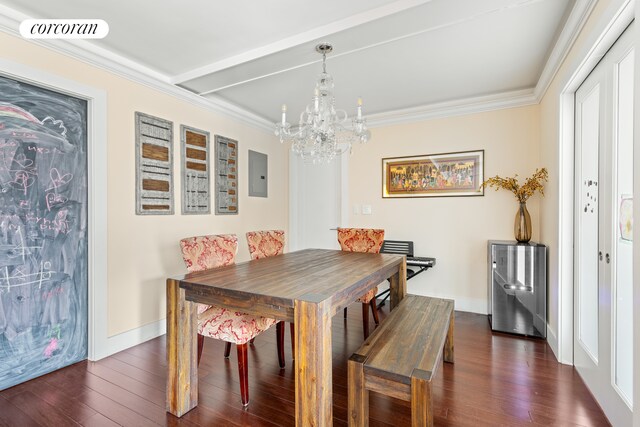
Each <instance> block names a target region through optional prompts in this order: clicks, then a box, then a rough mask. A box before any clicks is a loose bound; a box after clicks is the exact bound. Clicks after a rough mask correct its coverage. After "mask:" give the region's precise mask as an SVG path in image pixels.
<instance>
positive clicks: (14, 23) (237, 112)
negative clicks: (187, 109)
mask: <svg viewBox="0 0 640 427" xmlns="http://www.w3.org/2000/svg"><path fill="white" fill-rule="evenodd" d="M413 2H418V3H421V1H419V0H413V1H406V2H402V1H399V2H397V3H398V5H395V6H396V7H398V6H399V5H402V6H404V7H406V6H408V5H410V4H411V3H413ZM422 2H424V1H422ZM403 3H404V4H403ZM596 3H597V0H576V3H575V5H574V7H573V9H572V10H571V12H570V14H569V16H568V17H567V22H566V24H565V26H564V27H563V30H562V32H561V33H560V35H559V36H558V40H557V41H556V43H555V45H554V48H553V49H552V51H551V53H550V55H549V57H548V59H547V62H546V64H545V67H544V69H543V71H542V73H541V75H540V78H539V79H538V82H537V84H536V86H535V88H533V89H524V90H519V91H512V92H504V93H500V94H493V95H487V96H480V97H472V98H465V99H459V100H454V101H446V102H441V103H434V104H428V105H423V106H419V107H412V108H406V109H401V110H394V111H387V112H384V113H378V114H373V115H369V116H368V117H367V122H368V124H369V126H370V127H380V126H389V125H395V124H401V123H409V122H416V121H421V120H427V119H434V118H443V117H450V116H460V115H465V114H474V113H480V112H486V111H494V110H499V109H504V108H515V107H522V106H527V105H533V104H537V103H539V102H540V101H541V100H542V97H543V96H544V94H545V93H546V91H547V89H548V88H549V86H550V84H551V82H552V81H553V78H554V77H555V75H556V74H557V72H558V70H559V69H560V67H561V66H562V63H563V62H564V60H565V59H566V57H567V55H568V53H569V51H570V49H571V48H572V46H573V44H574V43H575V41H576V39H577V37H578V35H579V33H580V31H581V30H582V28H583V26H584V24H585V23H586V21H587V19H588V18H589V15H590V14H591V11H592V10H593V8H594V7H595V4H596ZM29 18H31V17H29V16H27V15H25V14H22V13H20V12H18V11H16V10H14V9H11V8H8V7H6V6H3V5H0V31H3V32H5V33H8V34H11V35H13V36H17V37H20V34H19V31H18V27H19V25H20V22H22V21H23V20H24V19H29ZM28 41H29V42H30V43H35V44H38V45H40V46H43V47H45V48H47V49H50V50H53V51H56V52H59V53H62V54H64V55H67V56H70V57H73V58H75V59H78V60H81V61H83V62H85V63H88V64H91V65H93V66H96V67H98V68H101V69H104V70H107V71H109V72H112V73H114V74H117V75H119V76H121V77H125V78H127V79H129V80H132V81H134V82H136V83H140V84H143V85H145V86H147V87H150V88H152V89H155V90H158V91H160V92H163V93H166V94H168V95H171V96H174V97H176V98H178V99H181V100H183V101H185V102H188V103H190V104H192V105H194V106H197V107H201V108H204V109H207V110H209V111H212V112H215V113H218V114H220V115H223V116H226V117H229V118H231V119H234V120H237V121H240V122H242V123H245V124H247V125H249V126H252V127H254V128H256V129H259V130H262V131H265V132H268V133H271V132H272V131H273V123H271V121H269V120H267V119H265V118H264V117H262V116H259V115H257V114H254V113H252V112H249V111H247V110H245V109H243V108H240V107H238V106H237V105H235V104H232V103H230V102H228V101H225V100H223V99H221V98H219V97H216V96H212V95H209V96H208V97H207V98H205V97H202V96H199V95H197V94H195V93H193V92H190V91H188V90H186V89H183V88H181V87H179V86H175V85H174V84H172V81H179V80H180V79H177V78H176V77H174V78H171V77H169V76H167V75H165V74H162V73H160V72H158V71H156V70H153V69H151V68H148V67H145V66H143V65H140V64H139V63H136V62H134V61H131V60H130V59H128V58H125V57H123V56H121V55H117V54H114V53H113V52H111V51H109V50H107V49H104V48H101V47H99V46H96V45H95V44H92V43H89V42H87V41H86V40H51V39H34V40H28ZM216 65H218V66H220V65H221V64H216ZM199 71H202V70H199ZM178 77H184V76H178Z"/></svg>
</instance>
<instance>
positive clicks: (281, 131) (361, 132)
mask: <svg viewBox="0 0 640 427" xmlns="http://www.w3.org/2000/svg"><path fill="white" fill-rule="evenodd" d="M332 50H333V46H331V45H330V44H327V43H321V44H319V45H317V46H316V51H317V52H318V53H320V54H322V72H321V73H320V74H319V75H318V80H317V81H316V89H315V91H314V95H313V102H312V103H311V104H308V105H307V107H306V108H305V110H304V111H303V112H302V113H300V122H299V124H298V126H297V127H294V128H292V127H291V125H290V124H289V123H287V106H286V105H283V106H282V121H281V122H279V123H276V129H275V134H276V136H278V137H279V138H280V142H281V143H282V142H285V141H291V142H292V144H291V150H292V151H293V152H294V153H296V154H297V155H299V156H300V157H302V159H303V160H304V161H305V162H308V163H329V162H331V160H333V158H334V157H336V156H337V155H340V154H342V153H344V152H345V151H351V144H352V143H353V142H354V141H360V142H367V141H368V140H369V137H370V136H371V132H369V130H367V124H366V120H365V119H364V118H363V117H362V99H361V98H358V107H357V113H356V117H355V118H353V119H352V120H349V119H348V117H347V112H346V111H344V110H337V109H336V108H335V105H334V101H335V100H334V97H333V87H334V85H333V77H332V76H331V74H329V73H327V62H326V61H327V53H331V51H332Z"/></svg>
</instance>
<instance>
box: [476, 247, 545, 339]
mask: <svg viewBox="0 0 640 427" xmlns="http://www.w3.org/2000/svg"><path fill="white" fill-rule="evenodd" d="M487 255H488V262H489V265H488V282H489V283H488V285H489V286H488V293H489V295H488V301H489V310H488V311H489V322H490V324H491V329H492V330H494V331H500V332H508V333H512V334H521V335H527V336H534V337H540V338H546V336H547V247H546V246H545V245H542V244H539V243H533V242H530V243H517V242H509V241H497V240H490V241H489V242H488V247H487Z"/></svg>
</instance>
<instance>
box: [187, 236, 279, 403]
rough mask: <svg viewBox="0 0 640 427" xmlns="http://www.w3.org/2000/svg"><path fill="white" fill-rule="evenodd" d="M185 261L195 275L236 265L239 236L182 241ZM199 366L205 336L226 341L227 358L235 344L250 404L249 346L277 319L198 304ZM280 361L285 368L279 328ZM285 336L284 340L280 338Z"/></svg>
mask: <svg viewBox="0 0 640 427" xmlns="http://www.w3.org/2000/svg"><path fill="white" fill-rule="evenodd" d="M180 248H181V249H182V258H183V259H184V263H185V264H186V266H187V271H189V272H190V273H191V272H196V271H202V270H208V269H212V268H218V267H223V266H225V265H230V264H233V263H234V262H235V258H236V253H237V252H238V237H237V236H236V235H235V234H219V235H211V236H196V237H189V238H186V239H182V240H181V241H180ZM197 312H198V364H200V358H201V357H202V349H203V347H204V337H205V336H206V337H209V338H215V339H219V340H222V341H225V342H226V346H225V352H224V357H226V358H228V357H229V353H230V352H231V343H234V344H236V349H237V352H238V371H239V373H240V395H241V398H242V405H243V406H247V405H248V404H249V378H248V364H247V343H248V342H249V341H251V340H253V338H254V337H256V336H257V335H258V334H259V333H260V332H263V331H266V330H267V329H269V328H270V327H271V326H273V325H275V324H276V322H277V321H276V320H275V319H270V318H267V317H259V316H252V315H250V314H246V313H241V312H237V311H236V312H234V311H230V310H227V309H226V308H223V307H218V306H215V305H212V306H210V305H205V304H198V307H197ZM278 335H279V337H278V356H279V358H278V362H279V363H280V367H281V368H283V367H284V357H280V355H281V354H283V350H282V345H281V344H280V342H281V341H283V340H284V334H283V330H282V328H279V329H278ZM280 335H282V337H280Z"/></svg>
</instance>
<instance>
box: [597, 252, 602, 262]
mask: <svg viewBox="0 0 640 427" xmlns="http://www.w3.org/2000/svg"><path fill="white" fill-rule="evenodd" d="M598 258H600V261H602V251H600V252H598Z"/></svg>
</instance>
